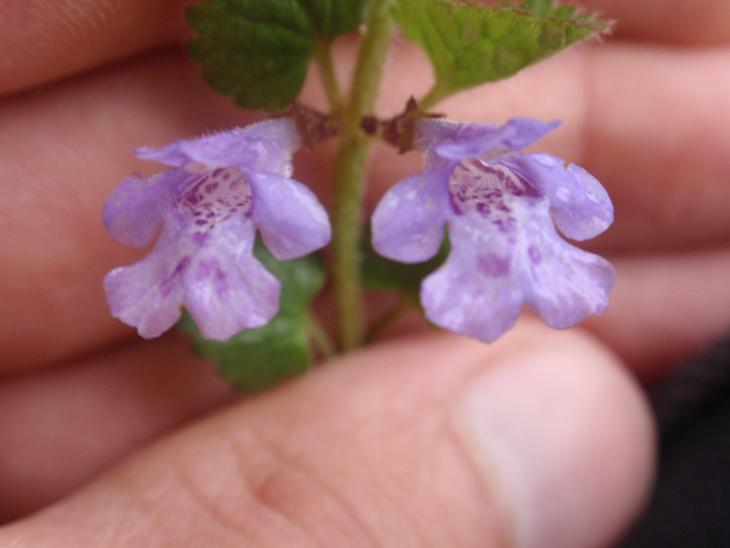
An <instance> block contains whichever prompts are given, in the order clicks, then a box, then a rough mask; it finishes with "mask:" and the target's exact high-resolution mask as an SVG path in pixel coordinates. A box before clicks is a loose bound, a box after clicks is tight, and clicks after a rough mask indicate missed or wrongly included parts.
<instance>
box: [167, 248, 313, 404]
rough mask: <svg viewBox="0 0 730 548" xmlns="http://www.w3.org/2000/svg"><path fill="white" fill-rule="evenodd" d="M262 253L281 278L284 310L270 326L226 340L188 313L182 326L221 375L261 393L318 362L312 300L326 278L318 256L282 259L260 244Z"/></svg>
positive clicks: (244, 332)
mask: <svg viewBox="0 0 730 548" xmlns="http://www.w3.org/2000/svg"><path fill="white" fill-rule="evenodd" d="M256 256H257V258H258V259H259V260H260V261H261V262H262V263H263V264H264V266H265V267H266V268H267V269H268V270H269V272H271V273H272V274H273V275H274V276H276V277H277V278H278V279H279V281H280V282H281V297H280V299H279V314H278V315H277V316H276V317H275V318H274V319H273V320H271V322H269V323H268V324H267V325H265V326H263V327H260V328H258V329H249V330H247V331H242V332H241V333H239V334H238V335H236V336H234V337H233V338H231V339H230V340H228V341H226V342H218V341H208V340H206V339H205V338H203V336H202V335H201V334H200V332H199V331H198V329H197V327H196V326H195V323H194V322H193V321H192V319H191V318H190V317H189V316H187V315H186V316H185V317H184V319H183V320H182V322H181V324H180V328H181V329H182V330H183V331H185V332H187V333H189V334H190V335H191V336H192V340H193V346H194V347H195V350H196V351H197V352H198V353H199V354H200V355H201V356H204V357H206V358H209V359H211V360H213V361H214V362H216V363H217V365H218V371H219V372H220V374H221V376H223V377H224V378H226V379H227V380H229V381H230V382H231V383H232V384H234V385H235V386H236V387H237V388H238V389H240V390H242V391H245V392H257V391H260V390H264V389H265V388H268V387H270V386H272V385H274V384H277V383H279V382H281V381H284V380H286V379H288V378H291V377H294V376H296V375H299V374H301V373H303V372H304V371H306V370H307V369H308V368H309V366H310V365H311V364H312V363H313V361H314V355H313V352H312V349H311V333H312V330H311V316H310V314H309V305H310V302H311V300H312V298H313V297H314V296H315V295H316V294H317V293H318V292H319V290H320V289H321V287H322V284H323V283H324V269H323V267H322V263H321V261H320V260H319V258H318V257H316V256H309V257H305V258H303V259H297V260H294V261H287V262H279V261H277V260H276V259H274V258H273V257H272V256H271V254H270V253H269V252H268V251H267V250H266V248H265V247H264V246H263V245H262V244H260V243H257V245H256Z"/></svg>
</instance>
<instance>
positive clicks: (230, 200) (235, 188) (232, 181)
mask: <svg viewBox="0 0 730 548" xmlns="http://www.w3.org/2000/svg"><path fill="white" fill-rule="evenodd" d="M177 206H178V208H179V210H180V211H181V212H182V213H183V214H186V215H190V218H198V217H201V216H203V215H204V216H205V218H206V219H207V220H206V221H203V220H202V219H201V220H197V221H195V223H194V224H195V225H196V226H199V227H203V226H205V227H206V230H213V229H214V228H215V227H216V226H217V224H218V223H220V222H224V221H225V220H227V219H230V217H231V214H232V213H234V212H236V213H237V214H239V215H240V214H241V212H242V213H243V215H245V216H247V215H249V214H250V213H251V210H252V208H253V194H252V191H251V186H250V185H249V183H248V181H247V180H246V178H245V176H244V175H243V174H242V173H241V172H240V171H238V170H236V169H233V168H218V169H216V170H214V171H212V172H207V173H205V174H202V175H201V176H200V177H199V178H198V179H197V180H196V181H195V182H194V183H193V184H192V186H191V187H190V188H189V189H188V190H187V191H186V192H185V193H184V194H183V195H182V197H181V198H180V200H179V202H178V204H177ZM241 210H242V211H241Z"/></svg>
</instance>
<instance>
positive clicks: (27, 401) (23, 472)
mask: <svg viewBox="0 0 730 548" xmlns="http://www.w3.org/2000/svg"><path fill="white" fill-rule="evenodd" d="M229 395H230V388H229V387H228V385H227V384H226V383H224V382H223V381H222V380H220V379H218V378H217V376H216V374H215V371H214V368H213V367H212V366H211V364H208V363H204V362H203V361H202V360H199V359H196V358H194V357H193V356H192V353H191V352H190V351H189V349H188V347H187V344H185V343H184V342H183V341H181V340H179V339H170V338H168V339H166V340H160V341H155V342H154V343H148V344H136V345H129V346H125V347H121V348H119V349H118V350H115V351H113V352H110V353H109V354H107V355H106V356H104V357H99V358H90V359H87V360H81V361H79V362H77V363H75V364H70V365H68V366H66V367H63V368H54V369H48V370H44V371H40V372H38V373H36V374H33V375H27V376H24V377H22V378H21V377H19V378H17V379H9V380H7V381H5V382H4V383H2V384H0V523H2V522H5V521H8V520H10V519H14V518H17V517H20V516H23V515H26V514H28V513H31V512H33V511H35V510H38V509H39V508H41V507H43V506H45V505H47V504H49V503H51V502H53V501H55V500H57V499H58V498H60V497H62V496H65V495H67V494H68V493H69V492H70V491H71V490H72V489H75V488H77V487H78V486H79V485H81V484H82V483H84V482H86V481H88V480H89V479H90V478H91V477H93V476H94V475H96V474H97V473H98V472H99V471H100V470H101V469H103V468H105V467H107V466H108V465H110V464H111V463H113V462H115V461H116V460H118V459H119V458H121V457H122V456H124V455H126V454H127V453H129V452H130V451H132V450H134V449H137V448H138V447H139V446H141V445H143V444H144V443H146V442H148V441H149V440H150V439H153V438H155V437H157V436H159V435H160V434H162V433H164V432H167V431H169V430H171V429H172V428H174V427H177V426H179V425H180V424H182V423H184V422H185V421H187V420H189V419H190V418H193V417H196V416H199V415H200V414H202V413H203V412H205V411H207V410H209V409H210V408H211V407H213V406H214V405H216V404H220V403H221V402H222V401H224V400H225V399H227V398H228V397H229Z"/></svg>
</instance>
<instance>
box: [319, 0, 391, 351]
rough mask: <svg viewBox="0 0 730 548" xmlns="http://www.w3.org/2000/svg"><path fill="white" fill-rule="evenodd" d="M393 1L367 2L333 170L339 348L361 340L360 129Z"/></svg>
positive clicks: (370, 103)
mask: <svg viewBox="0 0 730 548" xmlns="http://www.w3.org/2000/svg"><path fill="white" fill-rule="evenodd" d="M393 2H394V0H371V2H370V6H369V8H368V17H367V21H366V29H367V30H366V31H365V36H364V37H363V41H362V46H361V48H360V54H359V57H358V61H357V67H356V69H355V76H354V79H353V83H352V89H351V91H350V100H349V103H348V105H347V107H346V110H345V113H344V117H343V121H342V122H343V123H342V139H341V141H340V145H339V149H338V153H337V161H336V166H335V205H334V219H333V225H334V240H333V276H334V285H335V298H336V303H337V317H338V322H339V330H340V341H341V346H342V348H343V349H344V350H351V349H353V348H357V347H358V346H360V345H361V344H362V342H363V338H364V333H365V329H364V316H363V307H362V301H361V299H362V297H361V286H362V283H361V272H360V240H361V237H362V225H363V197H364V193H365V167H366V164H367V158H368V149H369V147H370V141H369V139H368V137H367V136H366V135H365V134H364V133H363V132H362V130H361V129H360V123H361V120H362V118H363V117H364V116H366V115H368V114H371V113H372V112H373V109H374V108H375V100H376V99H377V95H378V90H379V88H380V81H381V77H382V72H383V65H384V64H385V58H386V54H387V51H388V45H389V43H390V36H391V34H392V30H393V20H392V16H391V7H392V5H393Z"/></svg>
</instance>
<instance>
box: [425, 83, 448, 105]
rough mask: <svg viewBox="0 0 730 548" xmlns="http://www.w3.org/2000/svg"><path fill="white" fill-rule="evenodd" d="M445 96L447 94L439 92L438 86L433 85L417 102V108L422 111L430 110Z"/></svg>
mask: <svg viewBox="0 0 730 548" xmlns="http://www.w3.org/2000/svg"><path fill="white" fill-rule="evenodd" d="M446 96H447V94H446V93H444V92H443V91H442V90H441V88H440V87H439V85H438V84H434V86H433V87H432V88H431V89H430V90H429V91H428V93H427V94H426V95H424V96H423V98H422V99H420V100H419V101H418V106H419V107H420V108H421V109H422V110H424V111H428V110H431V109H432V108H433V107H435V106H436V105H437V104H439V103H440V102H441V101H443V100H444V99H445V98H446Z"/></svg>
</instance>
